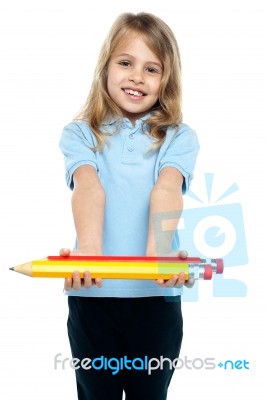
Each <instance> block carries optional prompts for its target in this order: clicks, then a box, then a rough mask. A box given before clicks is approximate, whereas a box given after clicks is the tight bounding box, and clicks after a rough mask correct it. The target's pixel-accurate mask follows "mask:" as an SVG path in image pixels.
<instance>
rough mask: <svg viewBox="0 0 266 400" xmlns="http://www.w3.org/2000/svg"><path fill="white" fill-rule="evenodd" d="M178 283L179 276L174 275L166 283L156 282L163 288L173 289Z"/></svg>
mask: <svg viewBox="0 0 266 400" xmlns="http://www.w3.org/2000/svg"><path fill="white" fill-rule="evenodd" d="M177 281H178V276H177V275H173V276H171V278H170V279H168V280H167V281H164V280H163V279H157V281H155V282H156V283H157V284H158V285H159V286H161V287H164V288H171V287H173V286H174V285H175V284H176V283H177Z"/></svg>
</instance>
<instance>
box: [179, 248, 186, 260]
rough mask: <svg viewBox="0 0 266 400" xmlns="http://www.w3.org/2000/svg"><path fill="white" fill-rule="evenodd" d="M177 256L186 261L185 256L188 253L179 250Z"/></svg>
mask: <svg viewBox="0 0 266 400" xmlns="http://www.w3.org/2000/svg"><path fill="white" fill-rule="evenodd" d="M178 256H179V257H180V258H183V259H186V258H187V256H188V252H187V251H186V250H180V251H179V253H178Z"/></svg>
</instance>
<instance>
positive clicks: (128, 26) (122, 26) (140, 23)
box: [75, 12, 182, 150]
mask: <svg viewBox="0 0 266 400" xmlns="http://www.w3.org/2000/svg"><path fill="white" fill-rule="evenodd" d="M131 32H134V33H138V34H140V35H141V36H142V38H143V39H144V41H145V43H146V45H147V46H148V47H149V48H150V49H151V50H152V51H153V52H154V54H156V56H157V57H158V58H159V60H160V61H161V63H162V65H163V76H162V80H161V83H160V89H159V99H158V102H157V103H156V107H154V108H153V110H151V116H150V117H149V119H147V120H146V121H145V123H146V124H148V126H149V134H150V135H151V136H152V137H153V138H155V139H156V141H155V146H153V148H158V147H159V146H160V145H161V144H162V142H163V141H164V139H165V135H166V128H167V127H170V126H178V124H179V123H180V122H181V121H182V111H181V62H180V54H179V49H178V45H177V42H176V39H175V36H174V34H173V32H172V31H171V29H170V28H169V27H168V25H167V24H166V23H165V22H163V21H162V20H161V19H160V18H158V17H156V16H155V15H153V14H149V13H145V12H141V13H138V14H132V13H124V14H121V15H119V16H118V18H117V19H116V20H115V22H114V24H113V25H112V27H111V30H110V32H109V34H108V35H107V37H106V39H105V41H104V43H103V46H102V49H101V51H100V55H99V59H98V63H97V65H96V69H95V73H94V78H93V81H92V85H91V90H90V93H89V96H88V98H87V100H86V102H85V104H84V106H83V108H82V109H81V111H80V112H79V113H78V115H77V116H76V117H75V119H81V120H85V121H86V122H87V123H88V125H89V126H90V128H91V129H92V131H93V132H94V134H95V137H96V140H97V146H96V148H95V150H102V149H103V147H104V144H105V135H104V133H103V132H101V130H100V125H101V124H102V122H103V121H104V120H105V118H106V117H107V116H109V115H113V116H121V117H123V115H122V113H121V110H120V109H119V107H118V106H117V105H116V104H115V103H114V101H113V100H112V99H111V97H110V96H109V94H108V90H107V74H108V64H109V61H110V58H111V56H112V54H113V53H114V51H115V50H116V48H117V46H118V45H119V44H120V43H121V41H122V40H124V38H125V36H126V35H127V34H128V33H131Z"/></svg>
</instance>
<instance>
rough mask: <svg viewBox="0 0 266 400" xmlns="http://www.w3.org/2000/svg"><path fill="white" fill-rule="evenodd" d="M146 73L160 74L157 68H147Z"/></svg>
mask: <svg viewBox="0 0 266 400" xmlns="http://www.w3.org/2000/svg"><path fill="white" fill-rule="evenodd" d="M147 71H148V72H149V73H150V74H160V73H161V71H160V70H159V69H158V68H155V67H147Z"/></svg>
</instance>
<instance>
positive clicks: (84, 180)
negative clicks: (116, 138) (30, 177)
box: [60, 165, 105, 290]
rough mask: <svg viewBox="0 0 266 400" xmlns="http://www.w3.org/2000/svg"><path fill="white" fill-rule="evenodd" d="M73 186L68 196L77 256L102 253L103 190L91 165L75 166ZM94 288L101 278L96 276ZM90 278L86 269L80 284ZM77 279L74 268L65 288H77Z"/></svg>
mask: <svg viewBox="0 0 266 400" xmlns="http://www.w3.org/2000/svg"><path fill="white" fill-rule="evenodd" d="M73 181H74V189H73V195H72V212H73V218H74V224H75V228H76V233H77V240H78V249H77V254H80V255H101V254H102V231H103V221H104V207H105V192H104V189H103V187H102V185H101V183H100V181H99V178H98V175H97V173H96V170H95V168H94V167H92V166H91V165H82V166H81V167H79V168H77V170H76V171H75V173H74V176H73ZM60 254H61V255H64V256H67V255H69V254H70V251H69V250H68V249H62V250H61V252H60ZM95 283H96V285H97V286H98V287H101V286H102V281H101V279H96V280H95ZM91 285H92V280H91V276H90V273H89V272H85V273H84V287H85V288H90V287H91ZM81 286H82V285H81V279H80V275H79V273H78V271H75V272H74V274H73V280H72V279H71V278H68V279H66V280H65V289H66V290H70V289H71V288H72V287H73V289H76V290H78V289H80V287H81Z"/></svg>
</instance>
